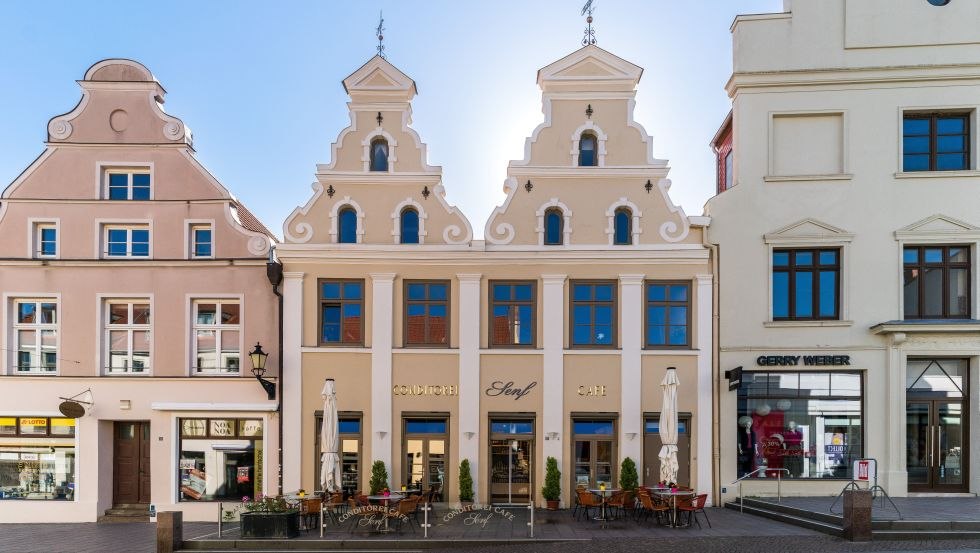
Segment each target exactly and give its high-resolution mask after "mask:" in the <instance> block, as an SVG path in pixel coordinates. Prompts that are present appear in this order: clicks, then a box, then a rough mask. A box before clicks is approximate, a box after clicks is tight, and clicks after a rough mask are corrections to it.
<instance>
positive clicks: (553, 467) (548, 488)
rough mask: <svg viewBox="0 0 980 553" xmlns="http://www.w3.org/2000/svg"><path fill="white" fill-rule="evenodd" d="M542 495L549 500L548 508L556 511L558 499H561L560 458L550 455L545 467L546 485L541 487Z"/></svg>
mask: <svg viewBox="0 0 980 553" xmlns="http://www.w3.org/2000/svg"><path fill="white" fill-rule="evenodd" d="M541 495H542V496H543V497H544V499H545V501H546V502H547V505H548V509H550V510H552V511H555V510H557V509H558V500H559V499H561V471H559V470H558V460H557V459H555V458H554V457H548V461H547V462H546V463H545V469H544V487H543V488H541Z"/></svg>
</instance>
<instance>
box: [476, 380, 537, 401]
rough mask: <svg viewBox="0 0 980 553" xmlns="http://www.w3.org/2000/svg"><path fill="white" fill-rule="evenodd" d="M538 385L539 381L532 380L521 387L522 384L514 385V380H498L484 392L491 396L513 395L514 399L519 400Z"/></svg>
mask: <svg viewBox="0 0 980 553" xmlns="http://www.w3.org/2000/svg"><path fill="white" fill-rule="evenodd" d="M537 385H538V383H537V382H530V383H528V385H527V386H524V387H523V388H521V387H520V386H516V385H514V381H513V380H510V381H508V382H504V381H503V380H496V381H494V382H493V383H492V384H490V387H489V388H487V389H486V390H484V391H483V393H484V394H486V395H487V396H489V397H498V396H508V397H513V398H514V401H517V400H519V399H521V398H522V397H524V396H526V395H528V394H529V393H531V390H532V389H533V388H534V387H535V386H537Z"/></svg>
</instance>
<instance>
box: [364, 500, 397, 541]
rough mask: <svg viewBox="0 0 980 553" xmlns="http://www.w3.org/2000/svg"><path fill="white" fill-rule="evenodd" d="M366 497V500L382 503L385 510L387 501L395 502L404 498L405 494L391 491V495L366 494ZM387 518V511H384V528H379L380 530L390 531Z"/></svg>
mask: <svg viewBox="0 0 980 553" xmlns="http://www.w3.org/2000/svg"><path fill="white" fill-rule="evenodd" d="M367 498H368V501H378V502H380V503H381V504H382V505H384V507H385V509H386V510H387V509H388V508H389V507H388V505H389V503H390V502H391V501H394V502H395V503H398V502H399V501H401V500H402V499H405V496H404V495H403V494H400V493H393V494H391V495H369V496H367ZM388 518H389V517H388V513H387V512H386V513H385V527H384V530H381V532H388V531H390V528H388Z"/></svg>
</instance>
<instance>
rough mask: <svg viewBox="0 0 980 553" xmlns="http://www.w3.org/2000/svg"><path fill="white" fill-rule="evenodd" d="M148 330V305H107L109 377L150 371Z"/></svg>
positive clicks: (116, 302) (132, 303)
mask: <svg viewBox="0 0 980 553" xmlns="http://www.w3.org/2000/svg"><path fill="white" fill-rule="evenodd" d="M151 328H152V327H151V321H150V304H149V302H146V301H142V302H140V301H134V302H125V301H110V302H106V304H105V343H106V351H107V353H106V360H107V361H108V366H106V372H107V373H108V374H143V373H145V372H146V371H148V370H149V369H150V341H151V337H152V334H151Z"/></svg>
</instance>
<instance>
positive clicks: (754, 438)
mask: <svg viewBox="0 0 980 553" xmlns="http://www.w3.org/2000/svg"><path fill="white" fill-rule="evenodd" d="M863 400H864V390H863V386H862V378H861V373H857V372H844V371H835V372H830V373H827V372H788V371H787V372H757V371H752V372H745V373H743V374H742V385H741V387H740V388H739V390H738V415H739V416H738V419H736V421H737V426H736V427H735V428H732V430H736V436H737V440H738V441H737V451H738V476H739V477H742V476H745V475H747V474H749V473H750V472H752V471H754V470H757V469H759V468H761V467H763V466H765V467H768V468H770V469H776V468H784V469H786V470H788V471H789V472H788V473H785V472H784V473H782V478H784V479H785V478H841V479H844V478H850V477H851V472H852V471H851V466H852V465H853V462H854V460H855V459H860V458H862V457H863V454H864V447H863V442H862V435H863V430H864V428H863V413H862V409H863V408H862V403H863ZM729 424H731V423H730V422H729ZM759 476H764V477H768V478H776V477H777V472H776V471H770V470H766V471H762V472H761V473H760V475H759Z"/></svg>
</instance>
